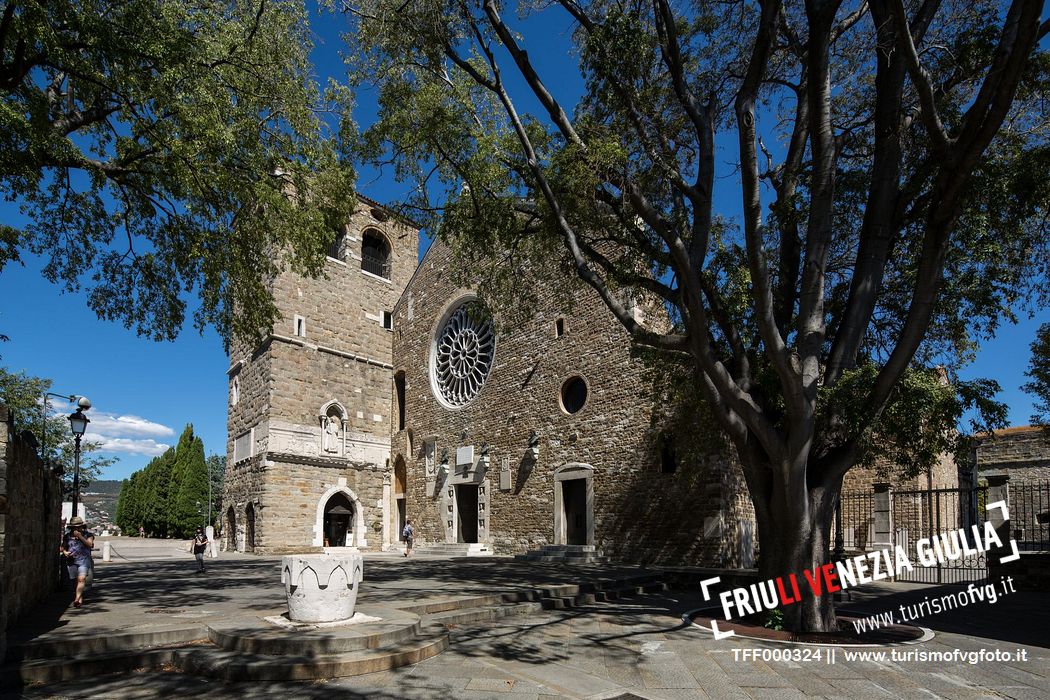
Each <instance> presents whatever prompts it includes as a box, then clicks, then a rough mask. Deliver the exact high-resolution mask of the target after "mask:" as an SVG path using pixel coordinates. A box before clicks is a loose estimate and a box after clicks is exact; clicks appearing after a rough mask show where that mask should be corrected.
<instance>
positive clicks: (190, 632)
mask: <svg viewBox="0 0 1050 700" xmlns="http://www.w3.org/2000/svg"><path fill="white" fill-rule="evenodd" d="M665 588H666V586H665V585H664V584H663V583H662V582H661V581H660V580H659V578H658V576H657V575H655V574H651V573H639V574H629V575H625V576H621V577H619V578H613V579H597V580H589V581H588V580H584V581H580V582H579V583H570V584H552V585H545V586H539V587H536V588H527V589H519V590H514V591H506V592H502V593H493V594H485V595H475V596H464V597H460V598H449V599H445V600H430V601H427V602H424V603H419V604H416V605H408V606H405V607H402V608H396V609H395V608H390V607H385V606H377V605H367V604H365V605H359V606H358V611H359V612H361V613H362V614H365V615H369V616H370V617H374V618H380V619H379V621H375V622H362V623H359V624H350V625H340V626H337V627H310V628H303V629H289V628H285V627H276V626H274V625H272V623H269V622H266V621H264V620H263V618H262V617H261V616H258V615H255V616H250V617H243V618H232V619H229V618H226V619H223V620H221V621H215V622H211V623H208V624H207V625H206V626H202V625H200V624H192V625H191V624H187V625H186V626H184V627H181V628H180V627H177V626H167V627H165V628H159V629H156V630H152V631H151V632H140V633H127V634H113V635H99V636H98V637H92V638H86V637H81V638H70V639H61V638H58V637H56V638H48V639H40V640H34V641H32V642H29V643H26V644H23V645H21V646H19V647H16V648H13V649H12V650H11V653H10V654H9V656H8V663H7V664H6V665H5V666H4V667H2V668H0V684H2V685H3V686H4V687H12V686H13V687H23V686H25V685H27V684H41V683H60V682H63V681H69V680H74V679H80V678H85V677H90V676H97V675H102V674H108V673H127V672H130V671H133V670H136V669H143V668H151V669H161V670H169V671H170V670H176V669H177V670H180V671H183V672H186V673H195V674H199V675H203V676H208V677H212V678H216V679H220V680H223V681H227V682H231V681H246V680H256V681H287V680H310V679H319V678H332V677H338V676H353V675H359V674H363V673H374V672H376V671H384V670H389V669H393V668H398V667H400V666H405V665H409V664H414V663H418V662H420V661H423V660H425V659H429V658H431V657H433V656H436V655H437V654H439V653H441V652H442V651H444V650H445V649H447V648H448V646H449V643H450V641H449V630H451V629H453V628H454V627H455V626H456V625H460V624H469V623H477V622H488V621H493V620H498V619H502V618H506V617H511V616H518V615H529V614H532V613H535V612H539V611H540V610H564V609H570V608H574V607H577V606H581V605H589V604H593V603H596V602H604V601H611V600H617V599H619V598H623V597H629V596H633V595H638V594H640V593H649V592H655V591H659V590H664V589H665Z"/></svg>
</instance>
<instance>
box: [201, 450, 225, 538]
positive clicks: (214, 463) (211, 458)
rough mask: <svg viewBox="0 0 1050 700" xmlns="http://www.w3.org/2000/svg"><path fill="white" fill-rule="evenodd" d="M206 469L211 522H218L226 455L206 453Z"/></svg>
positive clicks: (220, 510)
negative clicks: (209, 488) (209, 485)
mask: <svg viewBox="0 0 1050 700" xmlns="http://www.w3.org/2000/svg"><path fill="white" fill-rule="evenodd" d="M205 463H206V465H207V469H208V477H209V478H210V479H211V518H212V524H214V523H216V522H218V521H219V520H220V519H221V518H220V516H219V514H220V513H221V512H222V491H223V486H224V484H225V483H226V457H225V456H224V455H208V459H206V460H205Z"/></svg>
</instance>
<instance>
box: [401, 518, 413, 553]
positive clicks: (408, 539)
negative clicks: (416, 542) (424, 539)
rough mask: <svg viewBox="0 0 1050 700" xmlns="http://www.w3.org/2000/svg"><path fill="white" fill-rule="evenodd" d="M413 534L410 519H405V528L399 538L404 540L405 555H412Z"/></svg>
mask: <svg viewBox="0 0 1050 700" xmlns="http://www.w3.org/2000/svg"><path fill="white" fill-rule="evenodd" d="M414 534H415V530H414V529H413V528H412V521H411V520H406V521H405V529H404V530H402V531H401V539H403V540H404V541H405V556H406V557H410V556H412V536H413V535H414Z"/></svg>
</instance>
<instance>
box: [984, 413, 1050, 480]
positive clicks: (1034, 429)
mask: <svg viewBox="0 0 1050 700" xmlns="http://www.w3.org/2000/svg"><path fill="white" fill-rule="evenodd" d="M974 437H975V438H976V446H975V450H974V453H975V458H974V462H975V463H976V465H977V475H978V478H983V479H987V478H988V477H989V476H999V475H1004V474H1008V475H1009V476H1010V480H1011V481H1050V431H1047V430H1045V429H1043V428H1041V427H1039V426H1036V425H1021V426H1017V427H1013V428H1005V429H1003V430H996V431H994V432H991V433H980V434H978V435H975V436H974Z"/></svg>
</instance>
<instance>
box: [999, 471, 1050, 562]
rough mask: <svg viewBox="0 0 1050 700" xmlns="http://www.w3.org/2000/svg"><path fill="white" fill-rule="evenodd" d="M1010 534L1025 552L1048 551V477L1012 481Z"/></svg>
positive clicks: (1049, 489)
mask: <svg viewBox="0 0 1050 700" xmlns="http://www.w3.org/2000/svg"><path fill="white" fill-rule="evenodd" d="M1008 488H1009V493H1010V536H1011V537H1013V538H1014V539H1015V540H1017V548H1018V549H1020V550H1021V551H1025V552H1045V551H1050V481H1018V482H1014V481H1011V482H1010V484H1009V487H1008Z"/></svg>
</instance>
